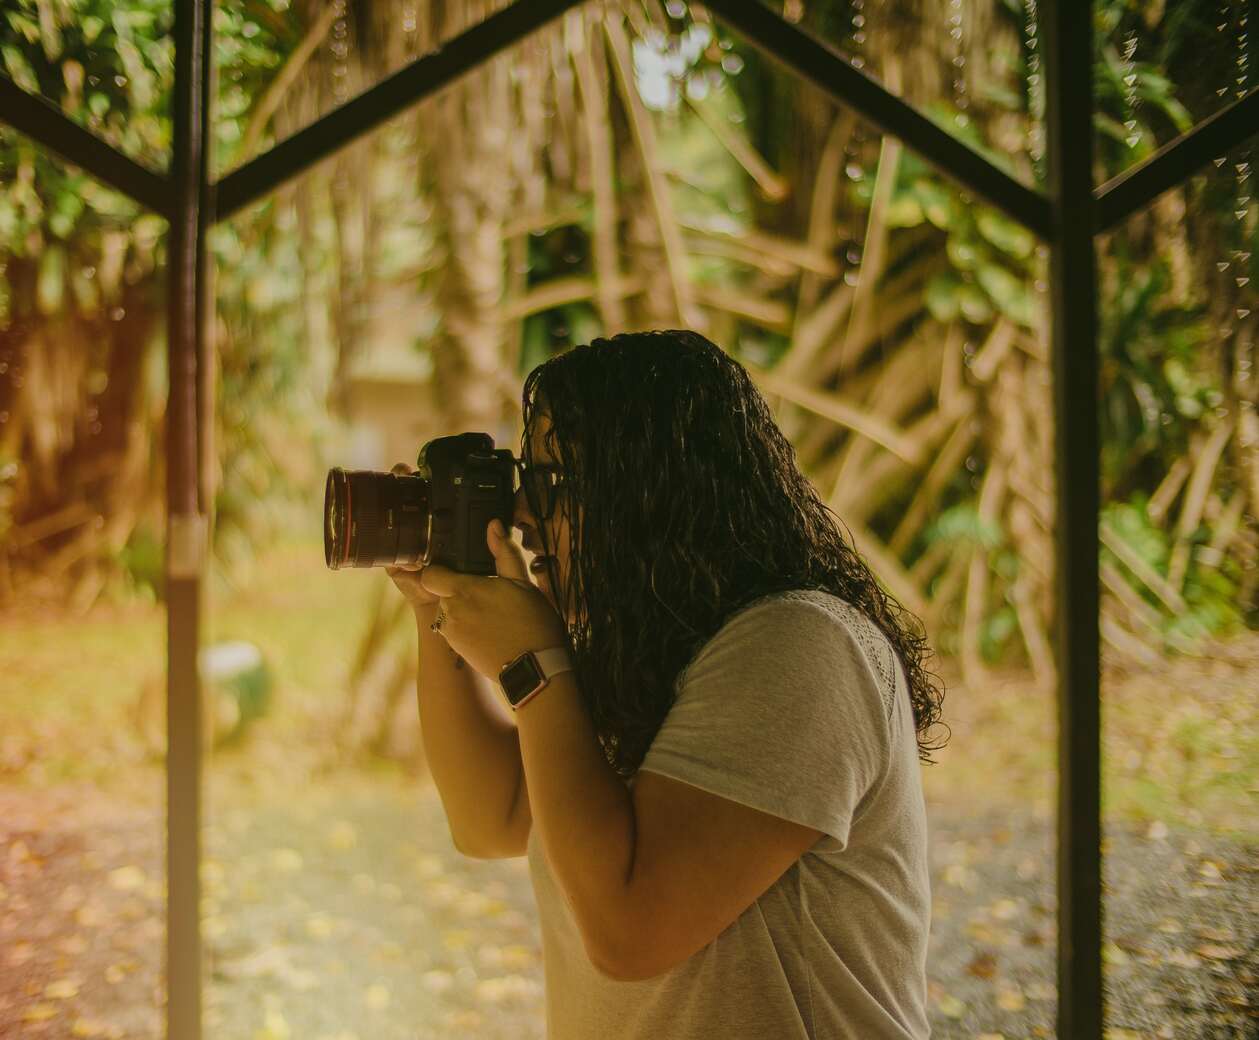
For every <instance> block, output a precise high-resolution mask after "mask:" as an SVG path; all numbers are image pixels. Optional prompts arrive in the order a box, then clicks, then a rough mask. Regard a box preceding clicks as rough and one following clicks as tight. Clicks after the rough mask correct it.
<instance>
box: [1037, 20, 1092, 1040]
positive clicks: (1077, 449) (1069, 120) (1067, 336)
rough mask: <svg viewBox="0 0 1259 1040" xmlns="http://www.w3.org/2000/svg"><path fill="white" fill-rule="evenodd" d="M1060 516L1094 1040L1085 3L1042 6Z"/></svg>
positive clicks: (1069, 782)
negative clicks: (1051, 223)
mask: <svg viewBox="0 0 1259 1040" xmlns="http://www.w3.org/2000/svg"><path fill="white" fill-rule="evenodd" d="M1041 11H1042V12H1043V13H1044V29H1043V32H1042V34H1041V38H1042V40H1043V42H1044V50H1043V52H1042V54H1043V56H1044V61H1045V78H1046V81H1047V82H1046V86H1047V90H1046V97H1045V131H1046V141H1047V144H1048V160H1049V163H1048V175H1049V176H1048V187H1049V201H1050V205H1051V206H1052V213H1053V228H1052V237H1051V238H1050V242H1049V248H1050V293H1051V302H1052V306H1053V331H1052V345H1051V351H1052V356H1053V373H1054V427H1055V430H1054V433H1055V438H1056V450H1055V452H1054V456H1055V459H1054V461H1055V475H1056V479H1057V485H1058V487H1057V498H1058V514H1057V518H1056V524H1055V536H1056V541H1057V559H1056V561H1055V565H1056V571H1057V584H1058V595H1057V597H1056V598H1057V614H1058V625H1057V629H1058V633H1057V634H1058V638H1057V648H1056V649H1057V658H1058V864H1057V866H1058V1036H1059V1037H1061V1038H1063V1040H1068V1038H1070V1040H1101V1037H1102V1023H1103V1018H1104V1014H1103V1007H1102V959H1101V947H1102V903H1101V899H1102V888H1101V865H1102V864H1101V804H1100V794H1101V787H1100V784H1101V768H1100V760H1101V740H1100V728H1099V726H1100V709H1101V695H1100V688H1099V687H1100V670H1099V669H1100V648H1099V633H1098V628H1099V610H1100V602H1099V591H1098V535H1097V519H1098V512H1099V507H1100V501H1099V496H1100V489H1099V482H1100V460H1101V436H1100V422H1099V418H1098V352H1097V274H1096V257H1095V255H1094V251H1093V248H1094V247H1093V241H1094V239H1093V236H1094V227H1095V223H1094V209H1095V203H1094V199H1093V26H1092V4H1082V3H1050V4H1043V5H1042V6H1041Z"/></svg>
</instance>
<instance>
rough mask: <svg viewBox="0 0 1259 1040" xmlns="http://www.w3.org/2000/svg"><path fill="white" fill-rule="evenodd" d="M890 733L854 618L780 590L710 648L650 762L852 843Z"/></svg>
mask: <svg viewBox="0 0 1259 1040" xmlns="http://www.w3.org/2000/svg"><path fill="white" fill-rule="evenodd" d="M889 745H890V736H889V724H888V722H887V718H886V716H885V714H884V709H883V699H882V696H881V694H880V691H879V688H878V686H877V684H876V681H875V678H874V673H873V672H872V670H871V668H870V666H869V664H868V663H867V661H866V658H865V655H864V654H863V653H862V651H861V647H860V645H859V644H858V642H857V640H856V639H855V637H854V635H853V633H852V632H851V631H850V630H849V628H848V626H847V625H846V624H845V623H844V622H843V621H842V620H841V619H840V618H839V617H838V616H837V615H836V614H834V613H832V612H831V611H830V610H828V609H827V608H826V607H825V606H823V605H821V604H819V603H813V602H809V601H807V600H800V599H768V600H765V601H763V602H761V603H757V604H754V605H753V606H751V607H748V608H746V609H745V610H743V611H742V612H741V613H739V614H737V615H736V616H735V617H734V618H732V619H731V620H730V621H729V622H727V623H726V625H725V626H724V627H722V628H721V629H720V630H719V631H718V632H717V634H716V635H715V636H713V638H712V639H710V640H709V641H708V643H706V644H705V645H704V646H703V647H702V648H701V650H700V652H699V653H698V654H697V655H696V657H695V658H694V660H693V661H692V662H691V664H690V665H689V666H688V667H687V669H686V670H685V671H684V673H683V675H682V677H681V686H680V689H679V692H678V696H677V699H676V701H675V702H674V704H673V707H672V708H671V709H670V711H669V714H668V715H667V716H666V717H665V720H664V723H663V724H662V725H661V727H660V730H659V731H658V732H657V734H656V737H655V740H654V741H653V742H652V744H651V747H650V748H649V749H648V751H647V754H646V756H645V757H644V759H643V762H642V766H641V768H642V769H645V770H647V771H649V772H654V773H660V774H662V775H664V776H668V777H671V778H673V779H675V780H680V781H682V782H684V783H688V784H691V785H693V786H695V787H699V788H701V789H703V790H705V791H708V792H710V793H712V794H716V795H720V796H721V797H723V798H728V799H730V800H731V801H735V802H739V803H741V804H743V805H747V806H750V807H752V808H754V809H759V810H761V811H762V812H767V813H771V814H772V815H775V816H779V817H782V818H784V819H788V820H792V821H794V822H796V823H801V824H804V825H805V826H808V827H813V828H815V829H817V830H819V831H822V832H823V833H825V834H830V835H832V836H834V837H835V838H836V839H837V840H838V842H839V846H840V848H841V849H842V848H843V847H845V846H846V845H847V843H848V831H849V827H850V825H851V823H852V820H853V815H854V813H855V812H856V811H857V808H858V806H859V804H860V802H861V800H862V798H863V797H864V796H865V794H866V793H867V792H868V791H869V790H870V789H871V788H872V787H873V786H874V784H875V783H876V782H877V781H878V779H879V777H880V776H881V775H882V774H883V771H884V770H885V769H886V768H887V764H888V762H889V759H890V746H889Z"/></svg>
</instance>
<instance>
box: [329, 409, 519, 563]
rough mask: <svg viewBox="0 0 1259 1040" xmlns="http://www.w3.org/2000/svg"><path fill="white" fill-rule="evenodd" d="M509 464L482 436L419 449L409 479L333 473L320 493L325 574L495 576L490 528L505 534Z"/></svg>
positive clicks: (511, 476)
mask: <svg viewBox="0 0 1259 1040" xmlns="http://www.w3.org/2000/svg"><path fill="white" fill-rule="evenodd" d="M515 473H516V460H515V458H514V457H513V455H512V453H511V451H510V450H508V449H507V448H498V449H496V448H495V447H494V438H493V437H491V436H490V435H489V434H488V433H459V434H455V435H453V436H450V437H437V438H435V439H434V440H431V441H429V442H427V443H426V444H425V445H424V446H423V447H422V448H420V453H419V456H418V458H417V460H416V472H415V473H411V474H402V473H377V472H374V471H372V470H351V471H347V470H344V469H340V468H337V469H332V470H330V471H329V472H328V481H327V484H326V486H325V491H324V559H325V562H326V563H327V565H328V567H329V568H330V569H332V570H338V569H339V568H341V567H390V566H400V565H403V564H406V565H414V564H422V565H424V566H428V565H429V564H433V563H436V564H440V565H441V566H443V567H449V568H451V569H452V570H455V571H459V572H460V573H463V574H481V575H491V574H495V573H496V568H495V564H494V556H493V554H492V553H491V552H490V549H489V545H488V544H487V542H486V535H485V531H486V528H487V527H488V526H489V524H490V521H491V520H494V519H496V518H497V519H499V520H501V521H502V522H503V525H504V527H510V526H511V521H512V511H513V505H514V500H515V494H516V492H515Z"/></svg>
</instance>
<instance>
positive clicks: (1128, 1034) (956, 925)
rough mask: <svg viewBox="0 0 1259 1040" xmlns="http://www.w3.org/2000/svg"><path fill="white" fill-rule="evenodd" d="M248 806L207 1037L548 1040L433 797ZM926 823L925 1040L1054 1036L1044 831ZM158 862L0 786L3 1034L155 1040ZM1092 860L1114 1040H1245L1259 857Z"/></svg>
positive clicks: (491, 894)
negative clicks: (1098, 869) (931, 903)
mask: <svg viewBox="0 0 1259 1040" xmlns="http://www.w3.org/2000/svg"><path fill="white" fill-rule="evenodd" d="M158 793H159V794H160V788H158ZM257 797H258V798H259V804H258V805H255V806H254V807H251V808H248V809H246V808H239V809H233V808H227V804H228V803H227V798H228V795H227V793H226V792H222V793H216V792H215V791H214V790H213V789H212V790H211V792H210V795H209V804H208V809H207V811H208V816H209V824H208V826H207V829H206V838H205V864H204V867H203V881H204V897H205V902H204V905H203V910H204V931H205V936H206V950H207V957H206V973H207V974H206V979H207V981H206V988H205V1003H206V1022H207V1030H206V1035H207V1038H222V1040H290V1038H292V1037H301V1038H303V1040H369V1038H370V1040H425V1038H442V1040H447V1038H450V1040H453V1038H455V1037H459V1038H468V1037H478V1038H483V1040H508V1038H509V1037H510V1038H512V1040H542V1038H543V1036H544V1025H543V996H542V967H541V961H540V956H539V945H538V929H537V925H536V918H535V915H536V911H535V907H534V903H533V895H532V890H531V888H530V885H529V878H528V873H527V868H526V864H525V861H524V860H523V859H517V860H507V861H496V862H482V861H475V860H467V859H465V858H464V857H462V856H460V855H459V854H458V853H456V852H455V851H454V849H453V847H452V846H451V844H450V839H449V835H448V832H447V830H446V824H445V819H444V816H443V815H442V811H441V806H440V803H439V802H438V801H437V798H436V795H435V793H434V792H433V791H432V790H431V789H418V790H415V791H413V792H408V791H407V790H406V789H404V788H401V787H399V786H398V785H397V784H396V783H393V782H386V781H372V780H365V779H362V778H356V779H353V780H345V781H342V780H340V779H337V780H335V781H321V782H320V783H318V784H315V785H311V786H310V787H308V788H306V789H303V790H301V791H300V792H298V791H294V792H291V793H289V794H285V793H283V792H274V791H271V792H258V794H257ZM155 804H160V803H155ZM930 821H931V838H932V864H933V892H934V896H935V913H934V920H933V926H932V936H931V946H930V963H929V975H930V983H931V1006H932V1020H933V1036H934V1037H935V1038H937V1040H952V1038H962V1037H965V1038H968V1040H971V1038H976V1037H986V1038H989V1040H991V1038H993V1037H998V1036H999V1037H1003V1038H1005V1040H1014V1038H1019V1037H1050V1036H1052V1035H1053V1021H1054V1013H1055V1002H1056V995H1055V991H1054V986H1053V977H1054V960H1055V948H1054V932H1055V923H1054V880H1053V874H1054V853H1053V839H1052V825H1051V822H1050V821H1048V820H1044V819H1035V818H1032V817H1031V816H1030V815H1029V816H1023V817H1011V816H1010V815H1008V814H998V813H988V814H986V815H974V814H972V815H965V816H964V815H962V814H961V813H958V812H957V811H956V810H944V809H933V810H932V811H931V815H930ZM162 841H163V838H162V818H161V815H160V813H155V812H154V811H153V810H152V809H141V808H133V809H127V808H124V807H122V806H120V805H119V804H118V803H117V802H107V801H104V800H103V799H102V797H101V796H100V795H98V794H94V793H93V792H91V791H88V790H77V791H76V790H75V789H72V788H68V787H67V788H58V789H55V790H51V791H45V792H38V793H33V792H30V791H20V790H15V789H4V788H0V1036H2V1037H5V1038H6V1040H7V1038H9V1037H27V1036H31V1037H44V1038H50V1040H52V1038H55V1040H61V1038H63V1037H64V1038H70V1037H106V1038H110V1040H158V1038H159V1037H161V1036H162V1007H161V1001H162V982H161V964H162V942H163V933H164V926H163V921H162V905H163V884H162V878H163V869H164V868H163V860H162ZM1107 845H1108V849H1107V861H1106V887H1107V915H1108V916H1107V936H1108V940H1109V941H1108V944H1107V947H1106V953H1105V955H1106V960H1107V996H1108V1007H1109V1012H1108V1025H1109V1027H1110V1028H1109V1029H1108V1038H1110V1040H1132V1038H1137V1037H1140V1038H1151V1040H1162V1038H1175V1040H1180V1038H1208V1040H1255V1038H1259V849H1256V848H1254V847H1245V846H1242V845H1239V844H1237V843H1235V842H1231V841H1227V840H1223V839H1218V838H1212V837H1210V836H1207V835H1203V834H1200V833H1187V832H1185V833H1181V832H1171V833H1166V834H1164V833H1159V832H1158V831H1157V830H1156V831H1155V832H1153V833H1134V832H1132V831H1131V830H1127V829H1113V830H1110V831H1108V833H1107Z"/></svg>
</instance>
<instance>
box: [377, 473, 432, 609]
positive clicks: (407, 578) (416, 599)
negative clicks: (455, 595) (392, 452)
mask: <svg viewBox="0 0 1259 1040" xmlns="http://www.w3.org/2000/svg"><path fill="white" fill-rule="evenodd" d="M389 472H390V473H410V472H411V467H410V466H408V465H407V464H406V463H405V462H399V463H398V464H397V465H396V466H394V468H393V469H391V470H390V471H389ZM423 571H424V565H423V564H421V563H407V564H403V565H402V566H400V567H386V568H385V573H386V574H388V575H389V577H390V578H392V579H393V583H394V584H395V585H396V586H398V591H399V592H401V593H402V595H403V596H405V597H406V600H407V602H408V603H409V604H411V609H412V610H419V609H420V608H421V607H431V606H433V605H434V604H436V603H437V597H436V596H435V595H434V594H433V593H431V592H429V591H428V589H426V588H425V587H424V586H423V585H421V584H420V575H421V573H423Z"/></svg>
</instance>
